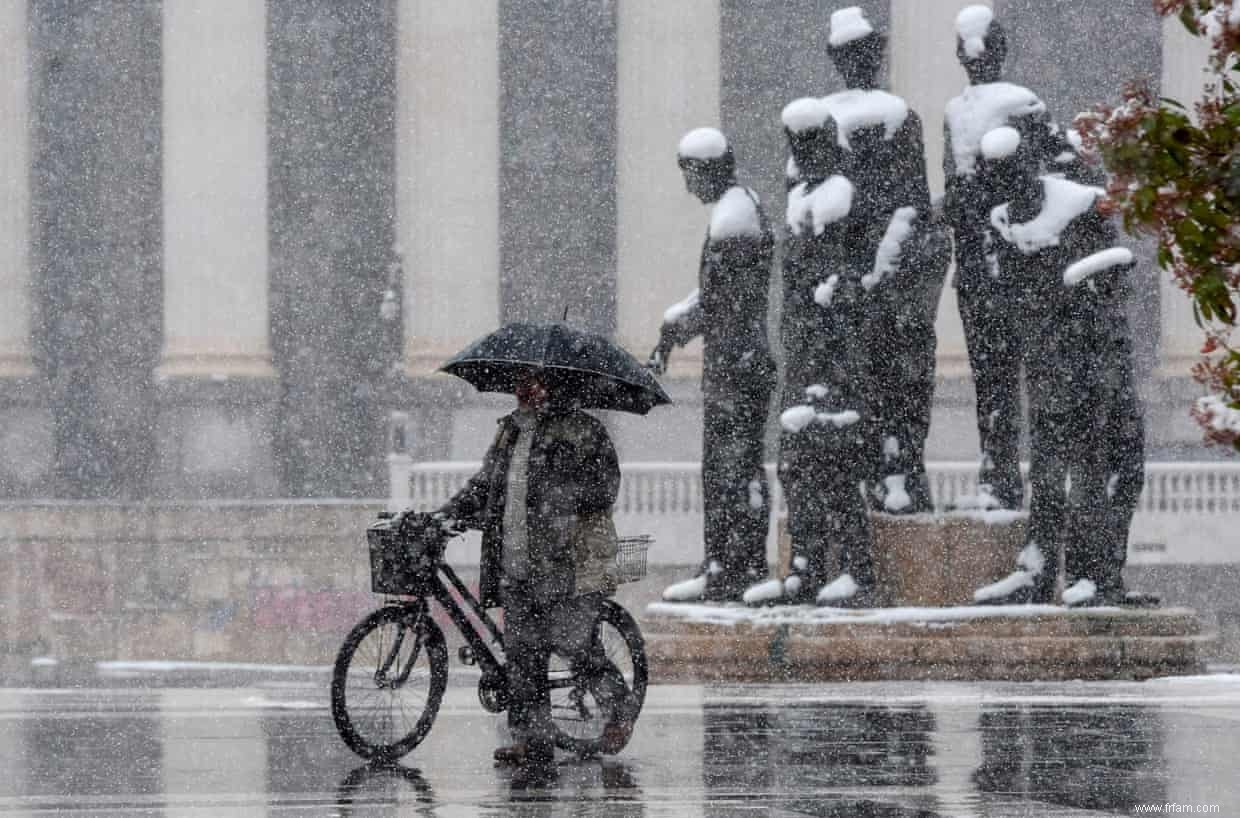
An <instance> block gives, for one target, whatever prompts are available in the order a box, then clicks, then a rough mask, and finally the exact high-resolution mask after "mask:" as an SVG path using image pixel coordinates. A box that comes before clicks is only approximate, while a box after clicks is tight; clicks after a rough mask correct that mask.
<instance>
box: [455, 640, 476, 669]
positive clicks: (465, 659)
mask: <svg viewBox="0 0 1240 818" xmlns="http://www.w3.org/2000/svg"><path fill="white" fill-rule="evenodd" d="M456 658H458V659H460V660H461V664H463V665H469V666H470V667H473V666H474V665H476V664H478V657H477V656H475V655H474V649H473V648H471V647H470V646H469V645H461V647H460V649H459V650H457V652H456Z"/></svg>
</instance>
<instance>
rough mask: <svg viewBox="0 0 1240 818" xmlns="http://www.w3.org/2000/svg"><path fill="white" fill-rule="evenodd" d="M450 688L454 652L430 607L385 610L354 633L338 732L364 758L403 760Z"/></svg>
mask: <svg viewBox="0 0 1240 818" xmlns="http://www.w3.org/2000/svg"><path fill="white" fill-rule="evenodd" d="M447 683H448V650H447V648H446V647H445V645H444V639H443V632H442V631H441V630H440V629H439V626H438V625H436V624H435V623H434V622H432V621H431V620H430V618H429V616H428V615H427V612H426V606H425V605H388V606H386V607H383V608H380V609H379V610H377V611H375V612H374V613H372V614H371V615H370V616H368V617H366V618H365V619H363V620H362V621H361V622H360V623H358V625H357V626H356V627H354V628H353V630H352V631H350V632H349V635H348V636H347V637H345V640H344V644H343V645H341V646H340V653H339V654H338V655H337V656H336V665H335V667H334V669H333V671H332V718H333V719H334V720H335V722H336V730H337V731H338V732H339V733H340V737H341V738H342V739H344V743H345V744H347V745H349V749H351V750H352V751H353V752H355V753H357V754H358V755H359V756H361V757H362V758H367V759H378V760H383V761H391V760H392V759H396V758H400V757H401V756H403V755H405V754H406V753H408V752H409V751H410V750H412V749H413V748H414V747H416V746H418V744H419V743H420V742H421V741H422V739H424V738H425V737H426V734H427V733H428V732H430V729H431V725H432V724H433V723H434V721H435V715H436V714H437V713H438V712H439V704H440V702H441V701H442V700H443V692H444V688H445V687H446V686H447Z"/></svg>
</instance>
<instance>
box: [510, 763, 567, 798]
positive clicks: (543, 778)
mask: <svg viewBox="0 0 1240 818" xmlns="http://www.w3.org/2000/svg"><path fill="white" fill-rule="evenodd" d="M557 777H558V771H557V770H556V766H555V764H553V763H547V764H527V765H525V766H522V767H518V768H517V769H516V770H515V771H513V774H512V778H511V779H510V780H509V782H508V786H509V787H510V788H511V789H513V790H529V789H543V788H545V787H550V786H552V785H553V784H555V783H556V781H557ZM538 797H539V800H541V799H543V798H545V797H546V796H544V795H541V794H540V795H539V796H538Z"/></svg>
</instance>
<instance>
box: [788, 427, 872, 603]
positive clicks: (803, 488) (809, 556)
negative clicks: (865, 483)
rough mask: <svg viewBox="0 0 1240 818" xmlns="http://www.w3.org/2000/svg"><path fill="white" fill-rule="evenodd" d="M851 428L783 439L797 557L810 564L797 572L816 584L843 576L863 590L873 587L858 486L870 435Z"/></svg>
mask: <svg viewBox="0 0 1240 818" xmlns="http://www.w3.org/2000/svg"><path fill="white" fill-rule="evenodd" d="M860 425H861V424H858V426H860ZM852 428H853V427H846V428H845V429H821V430H819V429H805V430H802V431H800V432H796V433H789V432H785V433H784V434H783V435H782V436H781V437H780V440H779V444H780V445H779V481H780V485H782V486H783V489H784V496H785V497H786V498H787V501H788V533H789V535H790V536H791V538H792V559H793V561H794V563H795V562H796V561H797V558H798V557H800V558H803V559H804V560H805V563H806V568H805V569H803V570H800V571H798V573H801V574H803V575H805V576H806V577H807V578H808V580H809V581H810V583H811V584H813V585H815V586H818V585H821V584H823V583H825V582H828V581H830V580H831V579H833V578H834V577H835V576H836V575H837V574H841V573H847V574H851V575H852V577H853V579H854V580H856V581H857V584H858V585H861V586H863V587H869V586H873V584H874V566H873V532H872V530H871V529H870V518H869V514H868V511H867V509H866V505H865V499H864V497H863V496H862V494H861V491H860V489H859V487H858V483H859V480H858V475H859V474H860V473H861V469H862V465H861V464H862V460H863V457H864V449H862V448H861V441H862V440H864V439H865V436H864V435H863V434H862V433H861V432H860V430H858V431H857V432H856V433H853V432H851V429H852ZM833 548H835V549H838V553H837V554H833V553H832V549H833Z"/></svg>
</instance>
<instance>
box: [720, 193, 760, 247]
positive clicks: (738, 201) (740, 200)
mask: <svg viewBox="0 0 1240 818" xmlns="http://www.w3.org/2000/svg"><path fill="white" fill-rule="evenodd" d="M756 199H757V197H756V196H754V195H753V193H752V192H750V191H748V190H746V189H745V188H743V187H740V186H739V185H738V186H736V187H733V188H729V189H728V192H727V193H725V194H723V196H722V197H720V199H719V201H718V202H716V203H715V205H714V207H713V208H712V209H711V213H710V237H711V239H712V240H719V239H730V238H734V237H736V236H760V235H762V220H761V219H760V218H759V217H758V206H757V204H756Z"/></svg>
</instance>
